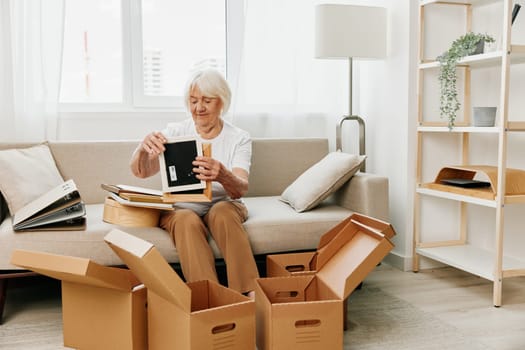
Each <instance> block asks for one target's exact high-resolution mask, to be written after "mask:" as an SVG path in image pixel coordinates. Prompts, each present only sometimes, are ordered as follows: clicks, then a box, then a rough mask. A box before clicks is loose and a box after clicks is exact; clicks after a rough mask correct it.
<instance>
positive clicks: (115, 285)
mask: <svg viewBox="0 0 525 350" xmlns="http://www.w3.org/2000/svg"><path fill="white" fill-rule="evenodd" d="M11 263H12V264H13V265H16V266H20V267H23V268H25V269H28V270H32V271H35V272H37V273H40V274H42V275H46V276H49V277H53V278H56V279H59V280H63V281H68V282H75V283H81V284H88V285H92V286H97V287H104V288H112V289H117V290H122V291H131V290H132V289H133V287H135V286H136V285H137V284H138V281H137V280H136V278H135V277H134V276H133V274H132V273H131V272H130V271H129V270H127V269H119V268H116V267H107V266H102V265H99V264H97V263H95V262H93V261H91V260H89V259H86V258H78V257H72V256H64V255H56V254H49V253H43V252H35V251H29V250H15V251H14V252H13V255H12V256H11Z"/></svg>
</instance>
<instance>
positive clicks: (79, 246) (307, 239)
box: [0, 196, 352, 269]
mask: <svg viewBox="0 0 525 350" xmlns="http://www.w3.org/2000/svg"><path fill="white" fill-rule="evenodd" d="M244 201H245V204H246V207H247V208H248V219H247V220H246V222H245V223H244V227H245V229H246V232H247V234H248V239H249V240H250V243H251V245H252V250H253V253H254V254H268V253H279V252H287V251H296V250H312V249H315V248H316V247H317V245H318V243H319V237H321V235H322V234H323V233H325V232H327V231H328V230H329V229H331V228H332V227H333V226H335V225H336V224H337V223H339V222H340V221H342V220H343V219H345V218H346V217H348V216H349V215H351V214H352V212H351V211H350V210H348V209H345V208H343V207H339V206H337V205H334V204H328V203H322V204H321V205H319V206H318V208H317V209H316V210H314V211H309V212H306V213H297V212H296V211H295V210H293V209H292V208H291V207H290V206H288V205H287V204H285V203H283V202H281V201H280V200H279V196H272V197H250V198H245V199H244ZM103 211H104V205H103V204H88V205H86V212H87V214H86V218H87V226H86V230H85V231H68V232H64V231H39V232H31V231H28V232H20V233H14V232H13V228H12V223H11V218H9V217H8V218H6V219H5V220H4V221H3V222H2V223H1V224H0V242H3V243H2V244H0V257H6V258H7V259H0V269H20V268H19V267H16V266H13V265H11V264H9V263H8V261H9V257H10V256H11V253H12V251H13V250H14V249H28V250H36V251H42V252H47V253H53V254H62V255H71V256H78V257H84V258H90V259H92V260H93V261H96V262H97V263H99V264H103V265H122V264H123V262H122V261H121V260H120V258H119V257H118V256H117V255H116V254H115V253H114V252H113V251H112V250H111V249H110V248H109V247H108V245H107V244H106V243H105V242H104V236H105V235H106V234H107V233H108V232H109V231H110V230H111V229H112V228H115V227H117V228H120V229H121V230H123V231H125V232H128V233H130V234H132V235H136V236H137V237H140V238H142V239H144V240H146V241H148V242H150V243H152V244H154V245H155V246H156V247H157V249H158V250H159V251H160V252H161V254H162V255H163V256H164V257H165V258H166V260H167V261H168V262H170V263H176V262H178V261H179V257H178V254H177V251H176V249H175V246H174V245H173V242H172V241H171V237H170V235H169V234H168V233H167V232H166V231H164V230H163V229H161V228H158V227H123V226H117V225H113V224H109V223H106V222H104V221H102V216H103ZM210 245H211V247H212V250H213V252H214V254H215V257H216V258H220V257H221V255H220V253H219V249H218V248H217V245H216V243H215V242H214V241H213V240H211V238H210Z"/></svg>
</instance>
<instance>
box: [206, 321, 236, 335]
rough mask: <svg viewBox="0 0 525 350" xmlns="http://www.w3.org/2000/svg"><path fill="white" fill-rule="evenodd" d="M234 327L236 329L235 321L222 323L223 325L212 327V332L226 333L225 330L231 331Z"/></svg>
mask: <svg viewBox="0 0 525 350" xmlns="http://www.w3.org/2000/svg"><path fill="white" fill-rule="evenodd" d="M234 329H235V323H226V324H221V325H218V326H215V327H213V328H212V329H211V333H212V334H219V333H224V332H230V331H233V330H234Z"/></svg>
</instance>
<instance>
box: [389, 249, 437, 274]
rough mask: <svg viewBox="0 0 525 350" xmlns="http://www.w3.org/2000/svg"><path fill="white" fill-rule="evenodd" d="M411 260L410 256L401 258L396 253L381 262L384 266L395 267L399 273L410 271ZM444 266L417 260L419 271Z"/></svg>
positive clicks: (423, 259) (425, 259)
mask: <svg viewBox="0 0 525 350" xmlns="http://www.w3.org/2000/svg"><path fill="white" fill-rule="evenodd" d="M412 260H413V259H412V257H411V256H403V255H399V254H397V253H390V254H388V255H387V256H386V257H385V258H384V259H383V261H384V262H385V263H386V264H388V265H390V266H392V267H395V268H397V269H399V270H401V271H412ZM444 266H446V265H444V264H442V263H439V262H437V261H434V260H431V259H428V258H425V257H420V258H419V269H420V270H425V269H435V268H439V267H444Z"/></svg>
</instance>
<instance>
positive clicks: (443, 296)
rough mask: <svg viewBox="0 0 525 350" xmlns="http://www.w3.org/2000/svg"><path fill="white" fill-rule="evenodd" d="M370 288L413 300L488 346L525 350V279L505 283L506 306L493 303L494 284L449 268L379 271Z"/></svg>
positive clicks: (375, 274) (371, 279)
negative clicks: (373, 287) (497, 305)
mask: <svg viewBox="0 0 525 350" xmlns="http://www.w3.org/2000/svg"><path fill="white" fill-rule="evenodd" d="M366 285H367V286H376V287H379V288H381V289H382V290H383V291H385V292H387V293H389V294H391V295H393V296H395V297H397V298H400V299H402V300H405V301H407V302H409V303H410V304H411V305H413V306H414V307H416V308H418V309H419V310H421V311H423V312H426V313H429V314H431V315H432V316H433V317H436V318H438V319H439V320H441V321H442V322H444V323H445V324H447V325H450V326H451V327H454V328H455V329H457V330H458V331H459V332H460V333H461V334H463V335H464V336H465V337H466V338H468V339H471V340H474V341H476V342H477V343H480V344H482V345H484V346H486V348H487V349H498V350H504V349H508V350H519V349H525V277H516V278H510V279H505V280H504V281H503V305H502V306H501V307H494V306H493V303H492V282H490V281H488V280H485V279H483V278H480V277H477V276H474V275H471V274H468V273H466V272H463V271H460V270H457V269H454V268H452V267H445V268H439V269H432V270H422V271H420V272H418V273H413V272H401V271H399V270H397V269H393V268H390V267H386V266H383V267H380V268H378V269H376V270H375V271H374V272H373V273H372V274H371V275H369V277H368V278H367V280H366Z"/></svg>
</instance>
